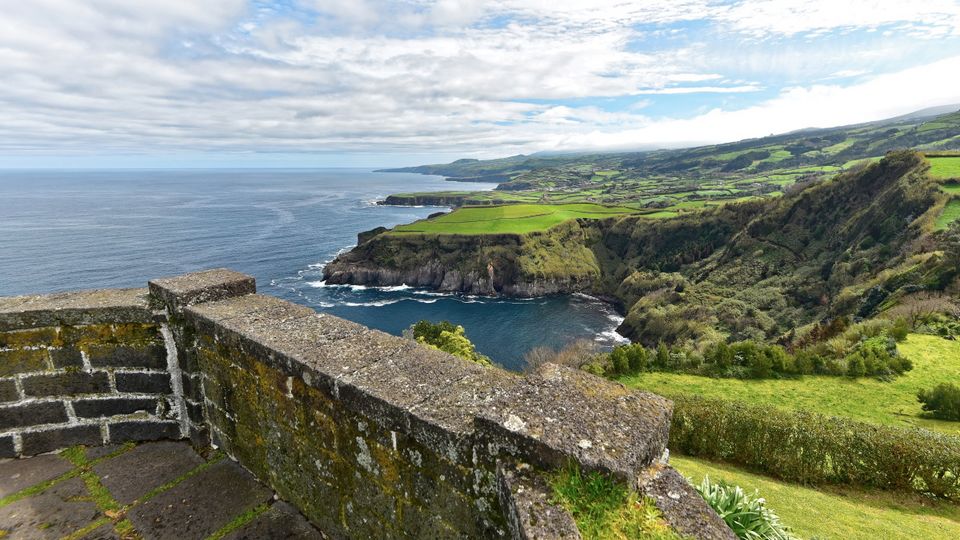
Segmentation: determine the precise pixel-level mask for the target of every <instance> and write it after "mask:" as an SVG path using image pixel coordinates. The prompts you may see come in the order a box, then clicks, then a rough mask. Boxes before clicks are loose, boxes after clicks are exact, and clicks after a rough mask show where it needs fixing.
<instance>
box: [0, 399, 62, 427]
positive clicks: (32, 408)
mask: <svg viewBox="0 0 960 540" xmlns="http://www.w3.org/2000/svg"><path fill="white" fill-rule="evenodd" d="M66 421H67V410H66V408H65V407H64V405H63V402H62V401H48V402H39V403H23V404H16V405H4V406H0V431H6V430H7V429H10V428H15V427H23V426H34V425H40V424H59V423H63V422H66Z"/></svg>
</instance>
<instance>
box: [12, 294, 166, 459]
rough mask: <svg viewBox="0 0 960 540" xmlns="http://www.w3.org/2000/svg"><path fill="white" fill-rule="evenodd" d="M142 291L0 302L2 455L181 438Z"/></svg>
mask: <svg viewBox="0 0 960 540" xmlns="http://www.w3.org/2000/svg"><path fill="white" fill-rule="evenodd" d="M163 331H164V323H163V321H162V319H157V318H156V317H154V315H153V313H152V312H151V311H150V310H149V309H148V307H147V295H146V290H145V289H130V290H114V291H95V292H83V293H66V294H57V295H50V296H24V297H14V298H3V299H0V457H14V456H19V455H33V454H39V453H43V452H49V451H51V450H56V449H59V448H63V447H66V446H70V445H75V444H85V445H100V444H107V443H117V442H126V441H131V440H136V441H142V440H154V439H166V438H179V437H180V436H181V428H182V426H181V423H180V402H179V400H178V398H177V396H175V395H174V392H173V388H172V384H171V382H172V381H171V377H170V366H169V362H168V355H167V348H166V346H165V344H164V338H163Z"/></svg>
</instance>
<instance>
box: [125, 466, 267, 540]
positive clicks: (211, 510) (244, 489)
mask: <svg viewBox="0 0 960 540" xmlns="http://www.w3.org/2000/svg"><path fill="white" fill-rule="evenodd" d="M271 496H272V493H271V492H270V490H268V489H266V488H264V487H263V486H261V485H260V484H259V483H258V482H257V481H256V480H254V479H253V478H252V477H251V476H250V475H249V474H247V473H246V472H245V471H244V470H243V469H242V468H240V466H239V465H237V464H236V463H234V462H232V461H230V460H223V461H221V462H219V463H217V464H215V465H212V466H210V467H209V468H207V469H206V470H204V471H203V472H201V473H199V474H197V475H194V476H191V477H190V478H188V479H186V480H184V481H183V482H181V483H180V484H178V485H177V486H175V487H173V488H171V489H170V490H169V491H165V492H163V493H161V494H159V495H157V496H156V497H154V498H152V499H150V500H149V501H147V502H145V503H143V504H141V505H138V506H135V507H134V508H133V509H132V510H131V511H130V512H129V514H128V516H129V518H130V521H131V522H132V523H133V524H134V526H135V527H137V529H139V530H140V531H142V532H143V536H144V538H146V539H151V538H156V539H158V540H159V539H169V538H205V537H207V536H208V535H210V534H211V533H213V532H215V531H216V530H218V529H219V528H220V527H222V526H223V525H225V524H226V523H228V522H229V521H230V520H231V519H232V518H233V517H234V516H236V515H238V514H240V513H242V512H244V511H245V510H249V509H251V508H253V507H255V506H257V505H258V504H261V503H263V502H265V501H267V500H269V499H270V497H271Z"/></svg>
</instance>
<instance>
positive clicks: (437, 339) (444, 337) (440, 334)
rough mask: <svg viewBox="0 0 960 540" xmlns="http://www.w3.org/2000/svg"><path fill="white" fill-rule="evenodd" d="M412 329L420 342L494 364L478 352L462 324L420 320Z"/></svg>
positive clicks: (470, 358)
mask: <svg viewBox="0 0 960 540" xmlns="http://www.w3.org/2000/svg"><path fill="white" fill-rule="evenodd" d="M410 329H411V330H412V331H413V338H414V339H415V340H417V342H418V343H423V344H424V345H427V346H429V347H433V348H434V349H440V350H441V351H444V352H448V353H450V354H452V355H454V356H458V357H460V358H463V359H464V360H469V361H471V362H476V363H478V364H480V365H483V366H489V365H492V364H493V363H492V362H491V361H490V358H488V357H486V356H484V355H482V354H480V353H479V352H477V348H476V346H475V345H474V344H473V342H471V341H470V340H469V339H468V338H467V335H466V332H465V331H464V329H463V327H462V326H457V325H454V324H453V323H451V322H450V321H440V322H438V323H432V322H430V321H420V322H418V323H416V324H414V325H413V326H412V327H410Z"/></svg>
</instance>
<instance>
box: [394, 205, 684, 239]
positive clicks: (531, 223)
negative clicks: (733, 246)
mask: <svg viewBox="0 0 960 540" xmlns="http://www.w3.org/2000/svg"><path fill="white" fill-rule="evenodd" d="M637 212H638V210H637V209H636V208H630V207H627V206H602V205H599V204H513V205H505V206H468V207H463V208H459V209H457V210H454V211H453V212H450V213H449V214H444V215H442V216H440V217H437V218H433V219H427V220H420V221H417V222H414V223H410V224H409V225H400V226H398V227H397V228H395V229H393V231H392V232H391V234H397V233H433V234H496V233H513V234H523V233H528V232H534V231H543V230H546V229H549V228H550V227H553V226H554V225H557V224H559V223H562V222H564V221H567V220H570V219H577V218H588V219H600V218H606V217H612V216H620V215H624V214H633V213H637ZM657 214H658V215H655V216H653V217H672V215H664V214H670V213H669V212H658V213H657Z"/></svg>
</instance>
